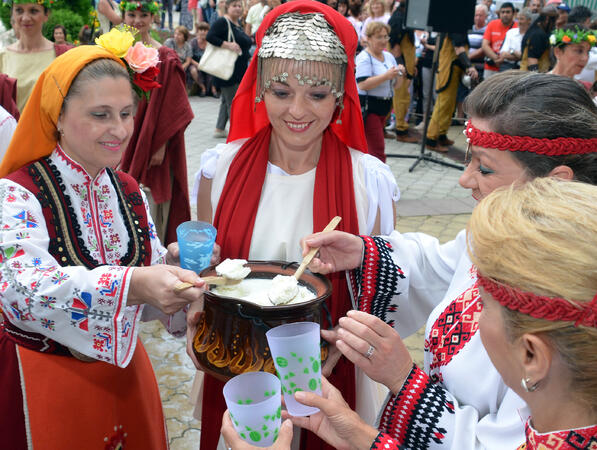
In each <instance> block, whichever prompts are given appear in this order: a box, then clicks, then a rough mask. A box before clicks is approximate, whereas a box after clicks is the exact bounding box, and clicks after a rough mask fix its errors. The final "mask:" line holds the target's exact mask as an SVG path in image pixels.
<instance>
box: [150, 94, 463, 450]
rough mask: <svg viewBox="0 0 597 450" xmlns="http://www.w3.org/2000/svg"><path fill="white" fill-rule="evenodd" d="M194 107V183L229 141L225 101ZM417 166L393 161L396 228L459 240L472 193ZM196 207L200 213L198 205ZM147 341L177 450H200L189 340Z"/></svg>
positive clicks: (190, 136)
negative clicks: (204, 161)
mask: <svg viewBox="0 0 597 450" xmlns="http://www.w3.org/2000/svg"><path fill="white" fill-rule="evenodd" d="M191 106H192V107H193V111H194V112H195V119H194V120H193V122H192V123H191V125H190V126H189V128H188V129H187V132H186V133H185V141H186V146H187V162H188V173H189V183H190V184H192V180H193V179H194V174H195V172H196V171H197V169H198V167H199V164H200V157H201V153H202V152H203V151H204V150H205V149H207V148H210V147H213V146H215V145H216V144H218V143H220V142H224V140H223V139H214V138H213V137H212V134H213V129H214V126H215V121H216V116H217V111H218V107H219V100H216V99H213V98H199V97H192V98H191ZM461 130H462V127H452V129H451V130H450V133H449V134H448V135H449V137H450V138H452V139H454V140H455V141H456V144H455V146H456V147H458V148H459V149H463V148H464V138H463V135H462V132H461ZM419 151H420V149H419V146H418V145H415V144H404V143H399V142H397V141H395V140H389V139H387V140H386V153H388V154H402V155H412V156H416V155H418V154H419ZM463 154H464V152H463V151H462V150H451V151H450V153H449V154H448V158H446V157H444V156H439V158H440V159H442V160H445V161H451V162H453V160H457V161H458V160H460V161H461V160H462V157H463ZM434 156H436V155H435V154H434ZM413 162H414V160H413V159H403V158H388V164H389V165H390V167H391V168H392V171H393V173H394V175H395V176H396V179H397V181H398V186H399V187H400V190H401V200H400V202H399V204H398V215H399V217H398V224H397V227H396V228H397V229H398V230H399V231H400V232H411V231H422V232H425V233H428V234H431V235H434V236H436V237H438V238H439V239H440V241H442V242H445V241H447V240H450V239H452V238H454V236H456V234H457V233H458V231H460V230H461V229H462V228H463V227H464V226H465V224H466V221H467V220H468V217H469V213H470V211H471V210H472V207H473V206H474V204H473V201H472V198H471V196H470V193H469V192H468V191H467V190H465V189H462V188H461V187H460V186H459V185H458V177H459V176H460V174H461V172H460V171H459V170H457V169H453V168H448V167H443V166H441V165H438V164H435V163H431V162H422V163H421V164H419V165H418V166H417V167H416V168H415V170H414V171H413V172H409V170H408V169H409V167H410V166H411V165H412V163H413ZM190 187H191V186H190ZM192 208H193V214H194V211H195V207H194V205H193V207H192ZM141 338H142V339H143V341H144V343H145V345H146V347H147V350H148V353H149V354H150V357H151V358H152V362H153V365H154V369H155V371H156V376H157V379H158V383H159V385H160V392H161V394H162V400H163V402H164V411H165V414H166V420H167V426H168V431H169V436H170V443H171V448H172V450H186V449H194V450H196V449H197V448H198V447H199V436H200V426H201V424H200V423H199V421H197V420H196V419H195V418H194V417H193V405H191V403H190V402H189V393H190V391H191V387H192V384H193V379H194V376H195V370H194V367H193V365H192V363H191V361H190V359H189V358H188V357H187V356H186V354H185V341H184V339H174V338H172V337H171V336H169V335H168V334H167V333H166V332H165V331H164V330H163V327H162V326H161V325H160V324H159V323H157V322H152V323H148V324H144V325H143V327H142V332H141ZM422 341H423V334H422V330H421V331H419V332H418V333H417V334H416V335H414V336H412V337H410V338H408V339H407V340H406V344H407V346H408V348H409V350H410V351H411V353H412V354H413V358H414V359H415V361H418V362H421V360H422Z"/></svg>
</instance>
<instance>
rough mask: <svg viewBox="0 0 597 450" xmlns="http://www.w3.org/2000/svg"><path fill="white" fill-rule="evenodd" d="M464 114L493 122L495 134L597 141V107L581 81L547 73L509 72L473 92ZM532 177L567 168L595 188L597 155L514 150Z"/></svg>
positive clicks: (596, 181) (465, 104)
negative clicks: (559, 167)
mask: <svg viewBox="0 0 597 450" xmlns="http://www.w3.org/2000/svg"><path fill="white" fill-rule="evenodd" d="M464 107H465V111H466V113H467V114H468V116H469V117H471V118H472V119H473V120H474V119H475V118H479V119H485V120H488V121H489V124H490V126H491V129H492V131H494V132H496V133H501V134H507V135H511V136H530V137H534V138H547V139H555V138H558V137H574V138H585V139H588V138H597V106H595V103H594V102H593V99H592V98H591V96H590V95H589V94H588V92H587V90H586V89H584V87H582V86H581V85H580V84H579V83H578V82H576V81H575V80H572V79H570V78H567V77H562V76H559V75H553V74H547V73H534V72H522V71H517V70H510V71H507V72H502V73H499V74H497V75H495V76H493V77H491V78H490V79H489V80H486V81H484V82H483V83H481V84H480V85H479V86H478V87H477V88H475V89H474V90H473V91H472V92H471V93H470V94H469V96H468V97H467V98H466V100H465V102H464ZM511 153H512V156H514V157H515V158H516V159H517V160H518V161H520V163H521V164H522V165H523V166H524V167H525V170H526V171H527V173H528V175H529V176H530V177H543V176H547V175H548V174H549V173H550V172H551V171H552V170H553V169H554V168H555V167H557V166H561V165H564V166H568V167H570V168H571V169H572V170H573V172H574V178H575V179H576V180H579V181H584V182H586V183H591V184H597V153H587V154H584V155H569V156H545V155H538V154H536V153H532V152H522V151H521V152H511Z"/></svg>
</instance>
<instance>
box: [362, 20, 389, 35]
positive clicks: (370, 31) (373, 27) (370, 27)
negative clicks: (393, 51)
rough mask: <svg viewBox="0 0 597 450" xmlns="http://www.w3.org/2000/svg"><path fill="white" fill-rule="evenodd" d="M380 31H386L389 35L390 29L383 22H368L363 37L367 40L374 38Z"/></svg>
mask: <svg viewBox="0 0 597 450" xmlns="http://www.w3.org/2000/svg"><path fill="white" fill-rule="evenodd" d="M381 30H386V31H387V33H388V34H390V27H389V26H388V25H386V24H385V23H383V22H377V21H373V22H369V23H368V24H367V28H366V29H365V36H367V37H368V38H370V37H372V36H375V35H376V34H377V33H379V32H380V31H381Z"/></svg>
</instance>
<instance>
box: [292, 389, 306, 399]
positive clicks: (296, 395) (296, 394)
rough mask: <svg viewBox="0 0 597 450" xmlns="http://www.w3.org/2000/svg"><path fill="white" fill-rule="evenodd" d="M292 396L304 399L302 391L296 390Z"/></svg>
mask: <svg viewBox="0 0 597 450" xmlns="http://www.w3.org/2000/svg"><path fill="white" fill-rule="evenodd" d="M294 398H295V399H297V400H298V401H301V400H305V393H304V392H303V391H298V392H295V393H294Z"/></svg>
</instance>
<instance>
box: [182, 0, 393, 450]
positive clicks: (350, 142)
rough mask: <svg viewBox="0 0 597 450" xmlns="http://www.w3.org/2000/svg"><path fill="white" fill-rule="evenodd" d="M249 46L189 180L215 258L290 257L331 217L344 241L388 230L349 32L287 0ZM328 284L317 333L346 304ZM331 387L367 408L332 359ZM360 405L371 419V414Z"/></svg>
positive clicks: (208, 425) (322, 8)
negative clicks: (218, 130) (223, 128)
mask: <svg viewBox="0 0 597 450" xmlns="http://www.w3.org/2000/svg"><path fill="white" fill-rule="evenodd" d="M256 40H257V49H256V55H257V57H256V58H253V61H252V62H251V65H250V66H249V68H248V70H247V72H246V74H245V76H244V78H243V81H242V82H241V84H240V86H239V89H238V92H237V94H236V97H235V99H234V103H233V104H232V113H231V129H230V134H229V136H228V143H227V144H225V145H219V146H218V147H216V148H215V149H211V150H207V151H206V152H205V153H204V155H203V157H202V167H201V169H200V171H199V173H198V174H197V178H196V184H195V186H196V192H197V191H198V203H197V211H198V218H199V220H204V221H208V222H213V224H214V226H215V227H216V228H217V229H218V240H217V243H218V244H219V245H220V246H221V254H222V257H223V258H227V257H230V258H246V259H258V260H285V261H299V260H300V259H301V249H300V245H299V241H300V238H301V237H302V236H304V235H305V234H308V233H311V232H313V231H314V230H322V229H323V228H324V227H325V225H326V224H327V223H328V222H329V220H330V219H331V218H332V217H334V216H336V215H338V216H341V217H342V221H341V222H340V225H339V227H340V228H341V229H342V230H344V231H347V232H350V233H363V232H373V233H377V232H382V233H389V232H391V231H392V230H393V229H394V202H395V201H397V200H398V189H397V187H396V182H395V180H394V177H393V175H392V173H391V171H390V169H389V168H388V167H387V166H386V165H385V164H383V163H382V162H381V161H379V160H377V159H376V158H374V157H372V156H370V155H367V154H366V148H367V147H366V140H365V134H364V131H363V121H362V118H361V113H360V103H359V98H358V94H357V89H356V82H355V78H354V52H355V49H356V45H357V38H356V35H355V32H354V28H353V27H352V25H351V24H350V23H349V22H348V21H347V20H346V18H345V17H343V16H342V15H340V14H339V13H338V12H337V11H335V10H333V9H331V8H329V7H328V6H326V5H322V4H320V3H319V2H313V1H304V0H303V1H295V2H289V3H287V4H284V5H282V6H280V7H277V8H275V9H274V10H273V11H272V12H271V13H269V14H268V15H267V16H266V17H265V19H264V21H263V23H262V24H261V27H260V28H259V31H258V32H257V36H256ZM331 279H332V284H333V292H334V294H333V299H332V300H331V301H328V304H327V305H328V308H329V311H330V313H331V318H332V323H327V320H326V321H325V322H326V323H323V324H322V326H323V328H327V327H332V326H335V325H336V324H337V320H338V318H339V317H341V316H343V315H344V314H345V313H346V312H347V311H348V310H349V309H350V308H351V307H352V305H351V301H350V297H349V293H348V287H347V283H346V279H345V277H344V276H343V275H340V274H336V275H333V276H332V277H331ZM192 316H193V314H190V317H192ZM190 333H192V329H191V331H190ZM191 337H192V336H191ZM331 379H332V381H333V382H334V383H335V384H336V385H337V386H339V387H340V388H341V389H342V390H343V392H344V394H345V395H346V397H347V399H348V402H349V403H350V404H351V406H353V407H354V406H355V404H356V405H357V407H358V409H359V411H361V412H363V409H362V408H361V407H363V405H365V404H367V403H368V402H372V400H373V397H374V395H373V394H370V393H371V390H369V391H366V390H365V389H364V388H363V389H359V392H360V393H362V395H363V397H364V399H363V401H362V402H361V401H360V399H356V393H355V383H356V381H355V369H354V366H353V365H352V364H351V363H350V362H348V361H346V360H341V361H340V362H339V363H338V364H337V365H336V367H335V369H334V375H332V377H331ZM364 383H365V382H364ZM222 386H223V384H222V383H220V382H218V381H216V380H215V379H212V378H210V377H208V376H206V380H205V386H204V396H203V418H202V430H201V446H202V448H208V449H211V448H215V443H216V441H217V439H218V436H219V422H220V417H221V413H223V412H224V410H225V405H224V399H223V396H222ZM359 386H361V385H360V384H359ZM369 387H371V385H370V384H369ZM381 401H382V399H380V400H379V401H378V406H381V405H379V403H381ZM216 407H218V408H221V409H220V410H219V411H217V410H216V409H215V408H216ZM365 409H367V410H368V411H369V416H370V420H371V422H373V421H374V420H375V414H376V411H375V409H376V407H375V406H374V405H371V406H370V407H368V408H367V407H365ZM304 445H305V447H304V448H309V449H316V448H319V446H320V444H319V443H315V442H308V443H306V444H304Z"/></svg>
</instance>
